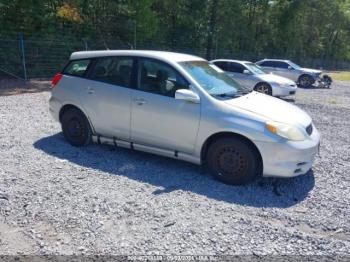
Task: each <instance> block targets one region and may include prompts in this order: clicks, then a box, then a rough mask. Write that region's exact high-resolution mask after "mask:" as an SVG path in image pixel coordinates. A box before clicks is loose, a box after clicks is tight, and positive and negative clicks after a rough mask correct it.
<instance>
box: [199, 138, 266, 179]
mask: <svg viewBox="0 0 350 262" xmlns="http://www.w3.org/2000/svg"><path fill="white" fill-rule="evenodd" d="M206 161H207V165H208V167H209V169H210V171H211V173H212V174H213V176H214V177H215V178H217V179H218V180H220V181H222V182H224V183H227V184H231V185H242V184H247V183H249V182H251V181H252V180H254V178H255V177H256V175H257V174H258V173H259V166H260V165H259V158H258V156H257V154H256V152H255V150H254V148H253V147H252V146H251V145H250V144H249V143H248V142H246V141H244V140H242V139H240V138H236V137H224V138H220V139H218V140H216V141H214V142H213V143H212V144H211V145H210V147H209V149H208V153H207V159H206Z"/></svg>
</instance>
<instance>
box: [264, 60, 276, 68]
mask: <svg viewBox="0 0 350 262" xmlns="http://www.w3.org/2000/svg"><path fill="white" fill-rule="evenodd" d="M260 66H267V67H275V65H274V62H273V61H264V62H262V63H261V64H260Z"/></svg>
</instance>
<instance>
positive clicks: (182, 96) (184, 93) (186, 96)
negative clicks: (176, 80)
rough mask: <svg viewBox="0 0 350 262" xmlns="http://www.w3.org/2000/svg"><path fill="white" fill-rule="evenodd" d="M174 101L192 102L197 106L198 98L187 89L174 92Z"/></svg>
mask: <svg viewBox="0 0 350 262" xmlns="http://www.w3.org/2000/svg"><path fill="white" fill-rule="evenodd" d="M175 99H177V100H184V101H187V102H192V103H195V104H199V102H200V98H199V95H197V94H196V93H195V92H193V91H191V90H188V89H179V90H176V92H175Z"/></svg>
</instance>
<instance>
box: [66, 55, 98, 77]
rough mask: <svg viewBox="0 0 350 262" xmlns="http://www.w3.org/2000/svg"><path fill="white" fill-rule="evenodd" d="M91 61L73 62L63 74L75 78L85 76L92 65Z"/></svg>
mask: <svg viewBox="0 0 350 262" xmlns="http://www.w3.org/2000/svg"><path fill="white" fill-rule="evenodd" d="M90 62H91V60H90V59H84V60H75V61H71V62H70V63H69V64H68V66H67V67H66V68H65V69H64V71H63V73H64V74H68V75H73V76H83V75H84V74H85V72H86V70H87V68H88V66H89V64H90Z"/></svg>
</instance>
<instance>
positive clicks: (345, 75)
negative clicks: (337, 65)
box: [327, 71, 350, 81]
mask: <svg viewBox="0 0 350 262" xmlns="http://www.w3.org/2000/svg"><path fill="white" fill-rule="evenodd" d="M327 74H329V75H330V76H331V77H332V79H333V80H340V81H350V71H333V72H328V73H327Z"/></svg>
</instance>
